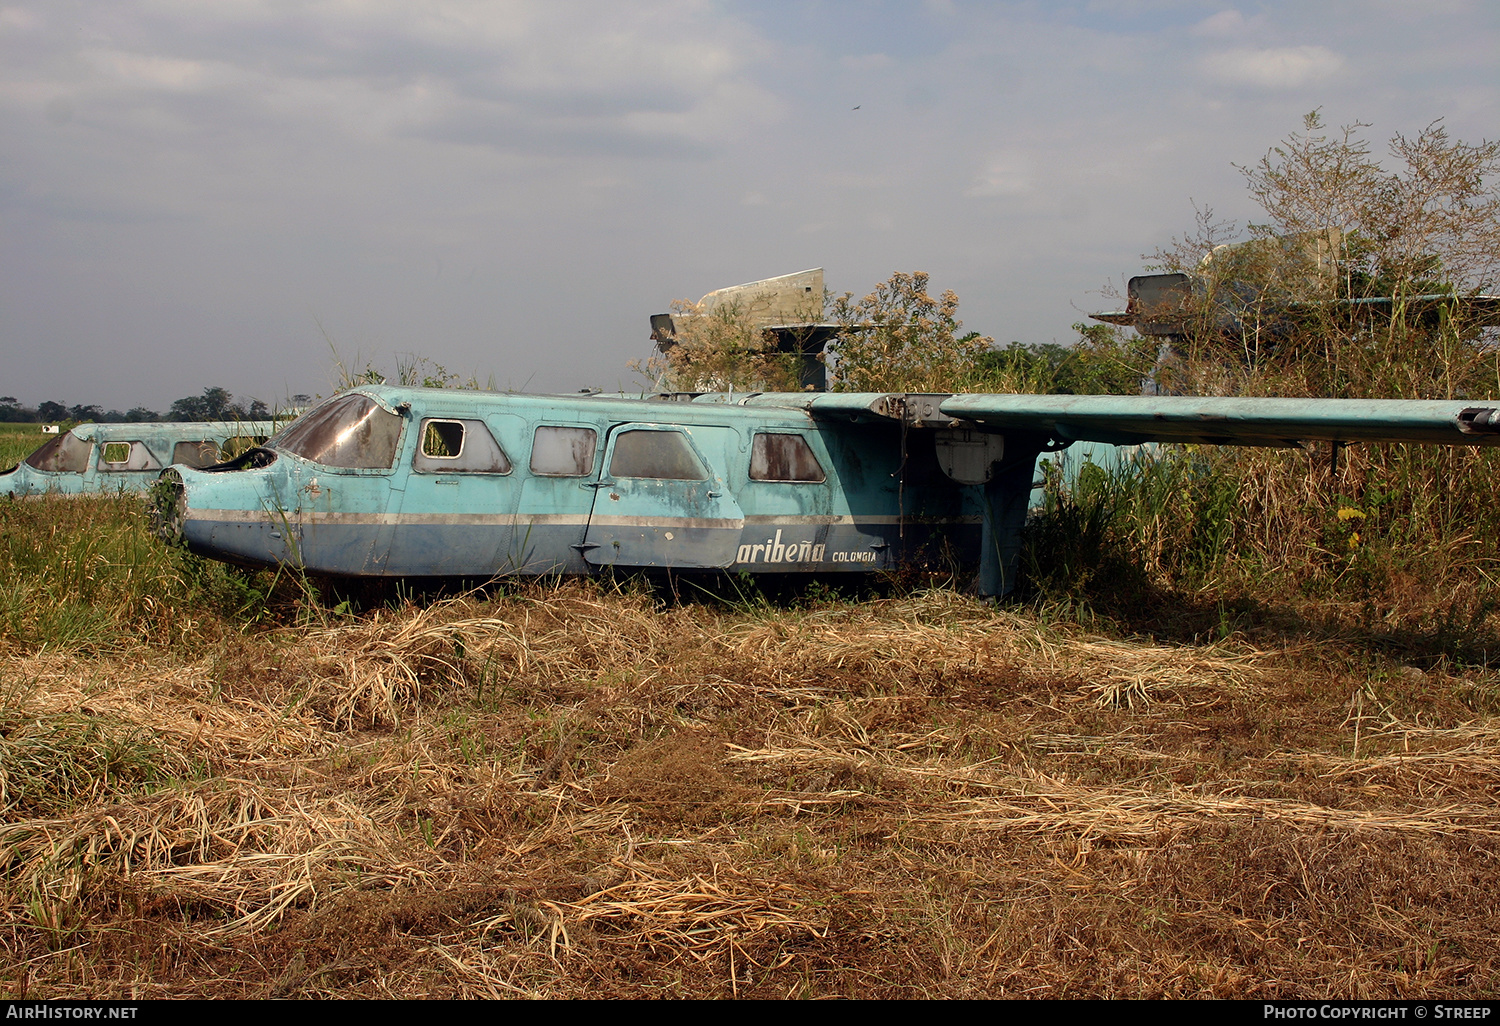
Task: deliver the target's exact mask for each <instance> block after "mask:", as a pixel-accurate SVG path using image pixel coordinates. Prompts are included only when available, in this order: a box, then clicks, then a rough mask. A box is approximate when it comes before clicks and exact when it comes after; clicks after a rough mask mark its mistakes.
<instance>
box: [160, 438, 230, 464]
mask: <svg viewBox="0 0 1500 1026" xmlns="http://www.w3.org/2000/svg"><path fill="white" fill-rule="evenodd" d="M172 462H173V463H181V464H182V465H184V466H187V467H195V468H196V467H211V466H213V465H214V464H215V463H218V462H219V447H218V446H217V445H215V444H214V443H213V442H211V441H209V440H208V439H206V438H205V439H203V440H201V441H197V442H178V443H177V444H176V445H174V446H172Z"/></svg>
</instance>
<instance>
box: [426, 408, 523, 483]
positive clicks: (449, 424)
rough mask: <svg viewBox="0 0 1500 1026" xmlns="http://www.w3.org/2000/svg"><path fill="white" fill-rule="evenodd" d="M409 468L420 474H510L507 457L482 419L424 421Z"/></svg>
mask: <svg viewBox="0 0 1500 1026" xmlns="http://www.w3.org/2000/svg"><path fill="white" fill-rule="evenodd" d="M412 469H414V470H416V471H417V472H418V473H423V474H448V473H455V472H457V473H468V474H509V473H510V471H511V464H510V458H509V457H508V456H506V455H505V450H504V449H502V448H500V443H499V442H497V441H495V436H494V435H492V434H490V429H489V428H487V427H485V424H484V421H482V420H424V421H422V445H421V446H420V447H419V448H418V449H417V454H416V456H415V457H413V458H412Z"/></svg>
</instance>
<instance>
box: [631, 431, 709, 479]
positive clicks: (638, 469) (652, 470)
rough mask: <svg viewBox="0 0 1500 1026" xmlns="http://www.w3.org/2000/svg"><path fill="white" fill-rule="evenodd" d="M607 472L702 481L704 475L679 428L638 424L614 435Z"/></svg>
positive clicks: (706, 475)
mask: <svg viewBox="0 0 1500 1026" xmlns="http://www.w3.org/2000/svg"><path fill="white" fill-rule="evenodd" d="M609 472H610V474H611V475H612V476H614V477H654V478H662V479H664V480H668V481H702V480H704V479H705V478H707V477H708V472H707V471H706V470H705V469H704V468H703V464H702V463H701V462H699V460H698V456H697V454H696V453H694V452H693V448H692V446H690V445H688V440H687V438H686V437H685V436H684V435H683V434H682V433H681V432H680V431H653V430H649V429H639V428H637V429H633V430H630V431H622V432H620V433H619V434H618V435H616V436H615V453H614V455H613V456H612V457H611V458H610V461H609Z"/></svg>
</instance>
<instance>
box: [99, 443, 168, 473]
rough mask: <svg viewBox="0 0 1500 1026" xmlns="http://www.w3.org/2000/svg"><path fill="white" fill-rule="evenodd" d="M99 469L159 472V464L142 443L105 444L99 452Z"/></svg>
mask: <svg viewBox="0 0 1500 1026" xmlns="http://www.w3.org/2000/svg"><path fill="white" fill-rule="evenodd" d="M99 469H100V470H109V471H114V472H119V471H122V470H160V469H161V464H160V463H159V462H157V459H156V457H155V456H153V455H151V450H150V449H147V448H146V446H145V444H144V443H142V442H105V443H104V447H103V448H102V449H101V450H100V452H99Z"/></svg>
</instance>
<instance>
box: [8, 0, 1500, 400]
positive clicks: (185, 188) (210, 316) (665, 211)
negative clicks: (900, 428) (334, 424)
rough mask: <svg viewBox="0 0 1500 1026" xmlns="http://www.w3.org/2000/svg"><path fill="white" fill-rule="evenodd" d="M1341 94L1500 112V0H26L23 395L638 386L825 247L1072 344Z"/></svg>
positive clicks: (19, 313) (1342, 99)
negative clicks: (673, 328) (1119, 293)
mask: <svg viewBox="0 0 1500 1026" xmlns="http://www.w3.org/2000/svg"><path fill="white" fill-rule="evenodd" d="M1315 107H1321V108H1322V110H1323V113H1324V116H1325V118H1326V119H1327V120H1328V121H1329V122H1330V123H1331V124H1333V125H1338V124H1341V123H1345V122H1349V121H1354V120H1362V121H1367V122H1373V124H1374V127H1373V128H1372V129H1371V130H1370V131H1369V133H1368V134H1369V135H1370V137H1371V139H1372V140H1373V141H1375V142H1376V143H1379V144H1382V145H1383V141H1384V140H1385V139H1387V138H1389V137H1390V136H1391V135H1392V134H1393V133H1396V132H1406V133H1415V132H1417V131H1420V130H1421V128H1422V127H1423V126H1425V125H1426V124H1427V123H1428V122H1429V121H1431V120H1433V119H1435V118H1439V117H1441V118H1445V119H1446V122H1445V123H1446V124H1447V126H1448V128H1449V130H1450V132H1451V133H1452V134H1453V135H1454V136H1456V137H1458V138H1462V139H1466V140H1470V141H1478V140H1479V139H1481V138H1494V137H1495V136H1497V135H1500V4H1496V3H1494V2H1493V0H1475V2H1462V0H1446V2H1445V0H1424V2H1423V3H1420V4H1417V3H1412V2H1410V0H1391V2H1383V0H1371V2H1337V0H1332V2H1330V0H1322V2H1318V3H1305V2H1288V3H1281V2H1269V3H1259V4H1251V3H1240V4H1238V5H1234V4H1226V3H1222V2H1215V0H1202V2H1200V0H1095V2H1090V3H1042V2H1037V3H985V4H979V3H974V4H970V3H962V2H939V0H935V2H929V3H876V2H858V3H855V2H849V3H843V2H828V3H790V2H788V3H767V2H764V0H761V2H757V3H734V2H714V3H708V2H692V0H661V2H651V0H641V2H634V3H630V4H604V3H584V4H574V3H568V2H564V0H545V2H531V0H516V2H485V0H475V2H466V0H421V2H394V0H325V2H307V3H299V2H293V0H211V2H203V0H104V2H97V3H95V2H72V0H45V2H21V3H5V2H4V0H0V394H6V395H14V396H16V397H18V398H19V399H20V400H21V401H22V402H24V403H27V404H31V405H34V404H36V403H38V402H41V401H43V400H48V399H52V400H57V401H60V402H63V403H66V404H68V405H73V404H79V403H97V404H100V405H102V406H104V407H115V408H121V409H124V408H127V407H130V406H134V405H137V404H144V405H146V406H149V407H152V408H154V409H158V410H162V409H165V408H166V407H167V406H168V405H169V404H170V403H171V401H172V400H173V399H175V398H178V397H180V396H184V395H189V394H195V393H197V392H199V391H201V390H202V389H203V388H204V387H206V386H209V385H219V386H223V387H225V388H228V389H230V390H231V391H232V392H234V393H236V394H237V395H239V396H242V397H247V396H255V397H259V398H262V399H265V400H267V401H268V402H275V401H277V400H284V399H285V398H286V397H287V396H288V395H290V394H293V393H297V392H309V393H313V392H323V393H326V392H327V391H328V390H329V386H330V383H331V381H332V378H333V374H332V371H331V368H332V364H333V350H332V349H331V348H330V343H332V345H333V346H334V347H336V348H337V351H338V353H339V354H340V355H341V356H342V357H343V358H344V359H345V361H346V362H351V363H352V362H353V361H355V360H356V359H357V360H358V361H360V362H361V363H363V362H364V361H372V362H374V363H376V364H377V365H381V366H384V367H386V368H388V369H389V368H393V367H394V364H395V362H396V359H397V354H403V353H418V354H421V355H423V356H426V357H427V358H429V359H431V360H433V361H436V362H437V363H440V364H443V365H445V366H446V367H448V368H449V369H450V370H453V371H458V372H462V373H463V374H465V375H467V374H470V373H474V374H477V376H478V377H479V378H480V379H481V380H485V379H488V378H491V377H493V379H494V381H495V383H496V384H497V386H499V387H501V388H516V389H526V390H531V391H563V390H574V389H578V388H582V387H585V386H597V387H603V388H607V389H614V388H617V387H626V388H629V387H632V386H633V385H636V384H637V379H636V378H635V376H634V375H632V374H631V373H630V372H629V371H628V370H627V366H626V365H627V364H628V363H629V361H631V360H632V359H637V358H641V357H644V356H646V355H647V354H648V351H649V347H650V345H649V342H648V340H647V336H648V334H649V326H648V323H647V318H648V316H649V315H650V314H652V313H656V312H660V311H664V310H666V309H667V306H668V303H669V302H670V301H671V300H672V299H675V298H693V299H696V298H697V297H698V296H700V295H702V294H703V293H705V292H707V291H709V290H711V289H714V288H717V287H720V286H724V285H731V284H737V283H739V282H744V281H748V280H752V279H756V278H762V277H767V276H771V275H776V274H784V273H787V272H790V271H796V270H801V269H803V268H808V267H816V266H822V267H825V268H826V269H827V282H828V285H829V287H830V288H832V289H834V290H835V291H839V292H843V291H852V292H855V293H856V294H860V295H862V294H864V293H865V292H867V291H869V289H870V288H871V287H872V286H873V285H874V284H875V283H876V282H878V281H880V280H881V279H884V278H886V277H888V276H889V275H890V274H891V272H892V271H895V270H925V271H928V272H930V273H931V275H932V277H933V286H934V287H935V288H938V289H943V288H952V289H954V290H956V291H957V292H958V294H959V296H960V297H961V300H962V303H961V308H960V316H961V317H962V318H963V320H964V322H965V324H966V326H967V327H969V328H972V329H976V330H979V331H981V332H983V333H985V334H988V335H992V336H994V337H995V338H996V339H997V340H998V341H1000V342H1001V343H1004V342H1008V341H1010V340H1012V339H1016V340H1021V341H1025V342H1049V341H1067V340H1068V339H1070V338H1071V337H1073V333H1072V331H1071V329H1070V325H1072V324H1073V323H1074V322H1075V321H1078V320H1080V319H1082V317H1083V315H1084V313H1086V312H1088V311H1090V310H1096V309H1099V308H1100V307H1101V306H1104V307H1108V306H1109V305H1110V301H1109V300H1106V299H1104V298H1102V297H1101V296H1099V295H1098V290H1099V289H1100V288H1101V287H1103V286H1104V285H1105V284H1106V283H1108V282H1110V281H1111V280H1113V281H1114V282H1115V283H1116V284H1119V283H1122V282H1123V280H1124V277H1125V276H1127V275H1128V274H1129V273H1132V272H1133V271H1135V270H1138V269H1139V267H1140V264H1141V259H1140V258H1141V254H1142V253H1144V252H1149V251H1151V250H1152V249H1154V248H1155V247H1156V246H1158V245H1163V244H1166V243H1168V242H1169V241H1170V240H1171V238H1172V237H1173V236H1174V235H1180V234H1183V233H1185V232H1186V231H1187V230H1188V229H1190V228H1191V227H1192V224H1193V210H1194V207H1193V202H1194V201H1196V202H1197V203H1198V204H1200V205H1202V204H1209V205H1212V206H1213V207H1214V209H1215V210H1216V211H1217V212H1218V213H1220V214H1223V215H1225V216H1229V217H1235V218H1238V219H1240V220H1243V219H1245V218H1246V217H1249V216H1251V215H1253V213H1254V211H1253V209H1252V208H1251V207H1250V206H1249V204H1248V201H1247V199H1246V196H1245V189H1244V186H1243V182H1242V179H1241V178H1240V176H1239V174H1238V173H1237V172H1236V171H1235V169H1234V167H1233V164H1234V163H1236V162H1237V163H1242V164H1244V163H1252V162H1254V161H1255V160H1257V159H1259V157H1260V156H1261V155H1263V154H1264V153H1265V151H1266V150H1267V149H1268V148H1269V147H1270V146H1272V145H1273V144H1274V143H1276V142H1277V141H1278V140H1279V139H1280V138H1282V137H1284V136H1285V135H1287V134H1288V133H1289V132H1291V131H1293V130H1294V129H1296V128H1298V127H1299V126H1300V123H1301V115H1302V114H1304V113H1305V112H1307V111H1309V110H1311V109H1313V108H1315ZM855 108H857V109H855Z"/></svg>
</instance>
